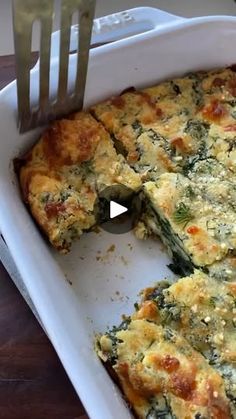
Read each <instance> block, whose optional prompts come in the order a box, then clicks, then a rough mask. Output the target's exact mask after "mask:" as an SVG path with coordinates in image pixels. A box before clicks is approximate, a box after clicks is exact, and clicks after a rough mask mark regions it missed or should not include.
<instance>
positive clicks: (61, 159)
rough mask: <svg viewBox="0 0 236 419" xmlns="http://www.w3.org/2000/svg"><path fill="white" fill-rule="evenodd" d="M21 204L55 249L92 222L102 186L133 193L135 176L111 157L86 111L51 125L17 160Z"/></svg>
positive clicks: (98, 127) (108, 146)
mask: <svg viewBox="0 0 236 419" xmlns="http://www.w3.org/2000/svg"><path fill="white" fill-rule="evenodd" d="M20 184H21V188H22V191H23V196H24V200H25V202H26V203H27V204H28V205H29V207H30V209H31V212H32V214H33V216H34V218H35V219H36V221H37V222H38V224H39V225H40V227H41V228H42V229H43V231H44V232H45V233H46V235H47V236H48V237H49V240H50V242H51V243H52V244H53V246H54V247H56V248H57V249H58V250H60V251H62V252H66V251H68V250H69V248H70V245H71V242H72V240H73V239H74V238H76V237H79V236H80V235H81V234H82V232H83V231H84V230H89V229H90V228H91V227H92V226H93V225H94V224H95V223H96V216H95V215H96V214H95V208H94V206H95V202H96V199H97V198H98V197H99V193H100V191H102V190H103V189H104V188H105V187H106V186H111V185H114V184H115V185H116V184H121V185H125V186H128V187H129V188H131V189H132V190H134V191H137V190H138V189H139V188H140V186H141V181H140V178H139V175H138V174H136V173H135V172H134V171H133V170H132V169H131V168H130V167H129V166H128V165H127V164H126V162H125V159H124V157H123V156H121V155H117V153H116V151H115V149H114V147H113V144H112V142H111V139H110V136H109V134H108V133H107V132H106V130H105V129H104V128H103V126H102V125H101V124H100V123H98V122H97V121H96V120H95V119H94V118H93V117H92V116H91V115H90V114H88V113H82V112H80V113H77V114H75V115H73V116H72V117H71V119H62V120H60V121H55V122H54V123H53V124H52V125H51V126H50V128H49V129H47V130H46V132H45V133H44V134H43V135H42V137H41V139H40V141H39V142H38V143H37V144H36V145H35V146H34V147H33V149H32V150H31V151H30V152H29V153H28V154H27V155H26V156H25V158H23V159H22V161H21V169H20Z"/></svg>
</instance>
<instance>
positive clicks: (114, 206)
mask: <svg viewBox="0 0 236 419" xmlns="http://www.w3.org/2000/svg"><path fill="white" fill-rule="evenodd" d="M126 211H128V208H126V207H124V206H123V205H121V204H118V203H117V202H115V201H110V218H115V217H118V216H119V215H121V214H123V213H124V212H126Z"/></svg>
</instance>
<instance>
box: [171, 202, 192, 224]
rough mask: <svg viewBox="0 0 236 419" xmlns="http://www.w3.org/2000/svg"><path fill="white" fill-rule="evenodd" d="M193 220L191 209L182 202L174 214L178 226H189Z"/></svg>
mask: <svg viewBox="0 0 236 419" xmlns="http://www.w3.org/2000/svg"><path fill="white" fill-rule="evenodd" d="M193 218H194V217H193V215H192V213H191V211H190V208H189V207H187V205H185V204H184V202H180V203H179V204H178V205H177V207H176V209H175V211H174V213H173V220H174V222H175V223H176V224H187V223H188V222H189V221H191V220H192V219H193Z"/></svg>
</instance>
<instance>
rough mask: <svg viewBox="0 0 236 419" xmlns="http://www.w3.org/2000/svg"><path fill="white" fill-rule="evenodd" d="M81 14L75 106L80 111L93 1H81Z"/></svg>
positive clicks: (92, 16) (86, 67)
mask: <svg viewBox="0 0 236 419" xmlns="http://www.w3.org/2000/svg"><path fill="white" fill-rule="evenodd" d="M81 3H82V4H81V9H80V14H79V34H78V35H79V40H78V45H79V53H78V56H77V73H76V81H75V98H76V102H75V106H76V107H78V109H82V107H83V99H84V91H85V84H86V77H87V69H88V56H89V46H90V42H91V35H92V22H93V18H94V12H95V2H94V1H93V0H87V1H81Z"/></svg>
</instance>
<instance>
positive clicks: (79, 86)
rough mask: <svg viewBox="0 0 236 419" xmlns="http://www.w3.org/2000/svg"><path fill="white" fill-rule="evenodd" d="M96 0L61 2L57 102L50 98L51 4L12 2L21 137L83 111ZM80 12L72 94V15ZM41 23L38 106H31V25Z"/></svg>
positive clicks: (46, 0)
mask: <svg viewBox="0 0 236 419" xmlns="http://www.w3.org/2000/svg"><path fill="white" fill-rule="evenodd" d="M94 10H95V0H61V27H60V52H59V81H58V91H57V98H56V101H53V103H51V101H50V98H49V88H50V86H49V84H50V51H51V35H52V24H53V16H54V0H13V28H14V41H15V58H16V77H17V97H18V126H19V131H20V132H21V133H23V132H26V131H28V130H30V129H32V128H35V127H37V126H39V125H43V124H45V123H47V122H49V121H50V120H53V119H56V118H60V117H62V116H64V115H66V114H68V113H70V112H73V111H75V110H81V109H82V107H83V99H84V91H85V84H86V75H87V68H88V57H89V46H90V41H91V33H92V25H93V18H94ZM75 11H78V12H79V25H78V45H79V53H78V54H77V70H76V76H75V91H74V93H73V94H72V95H69V94H68V92H67V82H68V63H69V48H70V30H71V19H72V14H73V13H74V12H75ZM36 20H40V22H41V37H40V51H39V105H38V106H37V109H34V108H32V107H31V104H30V63H31V38H32V26H33V22H34V21H36Z"/></svg>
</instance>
